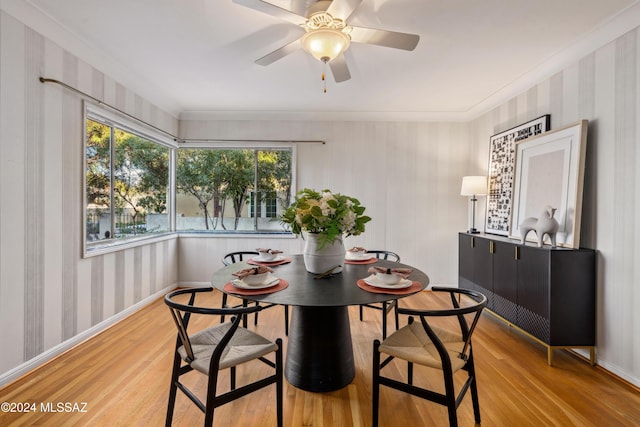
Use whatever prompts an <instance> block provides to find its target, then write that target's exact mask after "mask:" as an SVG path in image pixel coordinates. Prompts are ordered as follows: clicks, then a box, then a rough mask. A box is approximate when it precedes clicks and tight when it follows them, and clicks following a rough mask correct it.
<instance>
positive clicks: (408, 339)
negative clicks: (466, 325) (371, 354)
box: [380, 322, 466, 372]
mask: <svg viewBox="0 0 640 427" xmlns="http://www.w3.org/2000/svg"><path fill="white" fill-rule="evenodd" d="M430 326H431V325H430ZM431 329H433V331H434V332H435V333H436V335H438V338H440V341H442V343H443V344H444V346H445V347H446V348H447V351H448V353H449V358H450V359H451V367H452V368H453V372H456V371H458V370H459V369H461V368H462V367H464V365H465V363H466V362H465V361H464V360H462V359H460V357H459V355H460V352H461V351H462V349H463V348H464V341H463V340H462V336H461V335H460V334H456V333H454V332H450V331H448V330H446V329H442V328H438V327H434V326H431ZM380 352H381V353H386V354H388V355H390V356H394V357H397V358H399V359H403V360H407V361H409V362H413V363H416V364H419V365H423V366H429V367H432V368H436V369H442V362H441V360H440V355H439V354H438V350H437V349H436V347H435V346H434V345H433V343H432V342H431V339H430V338H429V336H428V335H427V333H426V332H425V330H424V328H423V327H422V324H421V323H420V322H414V323H412V324H410V325H407V326H405V327H403V328H401V329H399V330H397V331H396V332H394V333H393V334H391V335H390V336H389V337H387V339H385V340H384V341H383V342H382V343H381V344H380Z"/></svg>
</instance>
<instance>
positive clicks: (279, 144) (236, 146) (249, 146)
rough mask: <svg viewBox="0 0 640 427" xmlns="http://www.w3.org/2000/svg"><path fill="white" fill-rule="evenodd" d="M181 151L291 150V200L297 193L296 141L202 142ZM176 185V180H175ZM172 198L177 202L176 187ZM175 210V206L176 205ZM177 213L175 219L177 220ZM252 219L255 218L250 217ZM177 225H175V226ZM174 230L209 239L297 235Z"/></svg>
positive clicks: (255, 231) (249, 231)
mask: <svg viewBox="0 0 640 427" xmlns="http://www.w3.org/2000/svg"><path fill="white" fill-rule="evenodd" d="M178 149H179V150H181V149H228V150H263V151H269V150H282V149H290V150H291V195H290V196H291V198H292V200H293V197H294V196H295V194H296V193H297V172H296V171H297V158H298V156H297V144H296V143H295V142H294V141H291V142H283V141H266V140H265V141H259V140H254V141H202V142H200V141H199V142H188V141H186V142H183V143H182V144H180V146H179V147H178ZM177 157H178V156H177V154H176V156H175V161H174V163H173V166H174V168H177V162H178V158H177ZM174 184H175V180H174ZM172 197H173V198H174V200H175V197H176V187H175V185H174V187H173V193H172ZM174 208H175V204H174ZM175 216H176V214H175V212H174V216H173V218H174V219H175ZM250 218H252V219H256V220H257V218H254V216H250ZM174 225H175V224H174ZM174 230H175V232H176V233H178V235H185V236H190V237H191V236H194V235H201V236H208V237H230V236H237V237H263V238H264V237H265V236H266V237H269V238H277V237H287V238H294V237H295V235H294V234H293V233H291V231H288V230H282V231H275V230H273V231H269V230H239V231H234V230H177V229H176V228H175V227H174Z"/></svg>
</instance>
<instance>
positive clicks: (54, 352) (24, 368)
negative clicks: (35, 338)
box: [0, 285, 177, 387]
mask: <svg viewBox="0 0 640 427" xmlns="http://www.w3.org/2000/svg"><path fill="white" fill-rule="evenodd" d="M176 287H177V286H176V285H171V286H168V287H166V288H164V289H162V290H159V291H157V292H156V293H154V294H152V295H149V296H148V297H146V298H145V299H143V300H141V301H139V302H137V303H136V304H134V305H132V306H130V307H128V308H126V309H124V310H122V311H121V312H119V313H117V314H114V315H113V316H111V317H109V318H108V319H105V320H103V321H102V322H100V323H98V324H97V325H94V326H92V327H91V328H89V329H87V330H85V331H83V332H80V333H79V334H77V335H75V336H74V337H72V338H69V339H68V340H66V341H64V342H61V343H60V344H58V345H56V346H54V347H51V348H50V349H49V350H47V351H45V352H43V353H40V354H39V355H38V356H36V357H34V358H33V359H30V360H28V361H26V362H25V363H23V364H21V365H18V366H16V367H15V368H13V369H11V370H10V371H7V372H5V373H3V374H2V375H0V387H2V386H4V385H7V384H9V383H10V382H13V381H15V380H17V379H18V378H20V377H22V376H23V375H26V374H28V373H29V372H31V371H32V370H34V369H36V368H38V367H40V366H42V365H44V364H45V363H47V362H49V361H50V360H52V359H53V358H55V357H57V356H59V355H60V354H62V353H64V352H65V351H67V350H69V349H71V348H72V347H75V346H76V345H78V344H80V343H81V342H83V341H85V340H87V339H89V338H91V337H93V336H95V335H96V334H98V333H100V332H102V331H104V330H105V329H107V328H109V327H111V326H113V325H115V324H116V323H118V322H119V321H121V320H122V319H124V318H126V317H128V316H129V315H131V314H133V313H135V312H136V311H138V310H140V309H141V308H143V307H145V306H147V305H149V304H151V303H152V302H153V301H155V300H157V299H158V298H160V297H162V296H163V295H165V294H166V293H167V292H169V291H170V290H172V289H175V288H176Z"/></svg>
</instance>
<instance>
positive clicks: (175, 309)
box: [164, 287, 262, 363]
mask: <svg viewBox="0 0 640 427" xmlns="http://www.w3.org/2000/svg"><path fill="white" fill-rule="evenodd" d="M212 291H213V288H212V287H206V288H188V289H178V290H175V291H173V292H170V293H168V294H167V295H165V297H164V302H165V304H166V305H167V306H169V309H170V310H171V316H172V317H173V321H174V323H175V324H176V327H177V328H178V343H177V344H176V347H178V346H179V345H178V344H182V346H184V350H185V352H186V354H187V357H188V358H189V361H193V360H194V359H195V357H194V353H193V347H192V345H191V340H190V338H189V333H188V332H187V328H188V326H189V320H190V319H191V315H192V314H204V315H214V316H229V315H230V316H232V319H231V327H230V328H229V329H228V330H227V332H226V333H225V334H224V337H223V338H222V339H221V340H220V343H219V345H218V347H217V348H216V352H214V355H213V356H212V359H215V360H216V363H217V362H219V360H220V357H221V356H222V351H223V349H224V347H225V346H226V345H227V344H228V343H229V341H230V340H231V337H232V336H233V334H234V333H235V332H236V330H237V329H238V326H239V325H240V320H241V319H242V317H243V315H244V314H249V313H254V312H257V311H260V310H262V307H259V306H250V307H242V306H239V307H228V308H209V307H199V306H196V305H195V299H196V294H198V293H200V292H212ZM184 294H190V297H189V301H188V302H187V303H186V304H185V303H183V302H178V301H176V297H177V296H178V295H184ZM216 353H218V354H216Z"/></svg>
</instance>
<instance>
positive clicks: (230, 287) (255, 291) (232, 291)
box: [223, 279, 289, 295]
mask: <svg viewBox="0 0 640 427" xmlns="http://www.w3.org/2000/svg"><path fill="white" fill-rule="evenodd" d="M287 286H289V282H287V281H286V280H284V279H280V281H279V282H278V284H276V285H273V286H270V287H268V288H262V289H240V288H236V287H235V286H233V283H231V282H227V283H225V284H224V286H223V289H224V291H225V292H228V293H230V294H235V295H263V294H272V293H274V292H278V291H281V290H283V289H286V287H287Z"/></svg>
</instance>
